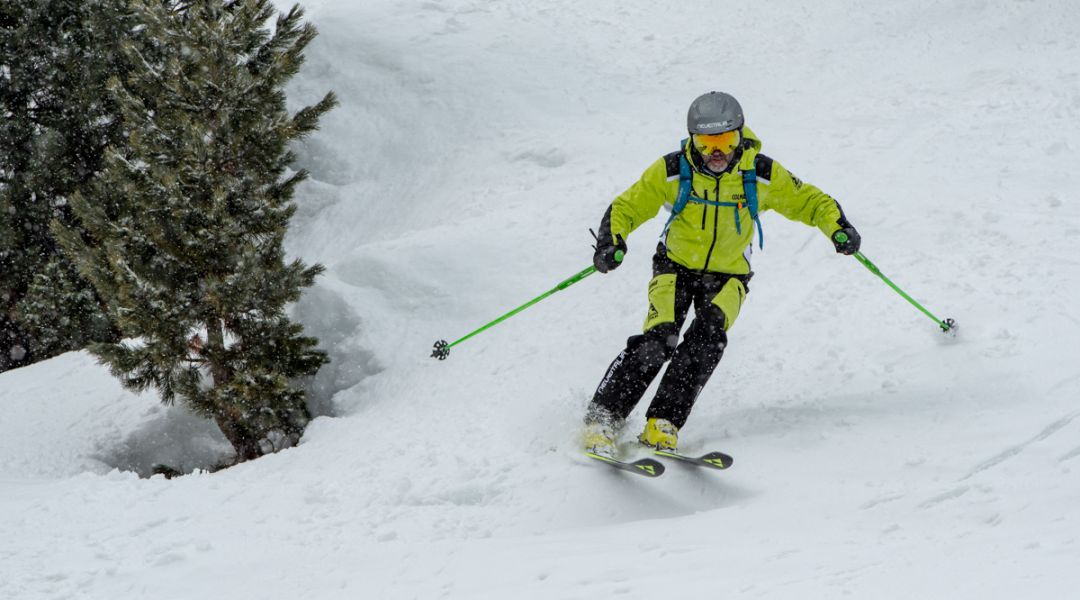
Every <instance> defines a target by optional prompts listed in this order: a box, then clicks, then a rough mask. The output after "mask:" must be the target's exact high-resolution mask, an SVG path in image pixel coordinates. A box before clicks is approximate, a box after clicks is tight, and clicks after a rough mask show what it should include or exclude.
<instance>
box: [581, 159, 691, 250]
mask: <svg viewBox="0 0 1080 600" xmlns="http://www.w3.org/2000/svg"><path fill="white" fill-rule="evenodd" d="M668 170H669V169H668V166H667V162H666V161H665V160H664V159H663V158H660V159H658V160H657V161H656V162H654V163H653V164H651V165H649V168H647V169H645V172H644V173H642V175H641V179H638V180H637V181H636V182H635V183H634V184H633V185H632V186H630V188H629V189H628V190H626V191H625V192H623V193H622V194H619V196H618V197H616V198H615V200H614V201H613V202H612V203H611V206H609V207H608V209H607V212H606V213H604V218H603V220H602V221H601V222H600V232H599V233H598V234H597V237H599V242H600V244H604V245H609V244H612V243H613V242H612V240H614V239H615V236H616V235H620V236H622V239H623V240H626V239H627V238H629V237H630V234H631V233H632V232H633V231H634V230H635V229H637V228H638V227H639V226H641V224H642V223H644V222H645V221H648V220H649V219H651V218H653V217H655V216H656V213H658V212H660V207H662V206H663V205H664V203H665V202H670V201H673V198H670V197H669V196H671V195H672V192H671V184H670V183H669V181H668ZM674 181H675V184H674V185H675V188H676V189H677V188H678V174H676V175H675V178H674Z"/></svg>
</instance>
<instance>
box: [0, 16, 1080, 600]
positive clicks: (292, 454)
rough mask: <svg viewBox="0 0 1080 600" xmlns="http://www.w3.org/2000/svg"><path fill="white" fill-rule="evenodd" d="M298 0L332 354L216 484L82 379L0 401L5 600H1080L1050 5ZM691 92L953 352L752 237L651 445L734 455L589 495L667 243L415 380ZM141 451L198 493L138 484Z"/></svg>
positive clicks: (163, 410)
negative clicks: (582, 432)
mask: <svg viewBox="0 0 1080 600" xmlns="http://www.w3.org/2000/svg"><path fill="white" fill-rule="evenodd" d="M306 6H307V8H308V18H309V20H310V21H311V22H313V23H314V24H315V25H316V26H317V27H318V28H319V30H320V32H321V35H320V37H319V38H318V39H317V40H316V41H315V42H314V43H313V44H312V46H311V47H310V48H309V52H308V62H307V64H306V65H305V68H304V70H303V71H302V73H301V75H300V76H299V77H298V78H297V80H296V82H295V84H294V85H293V86H292V87H291V89H290V92H291V98H290V102H292V103H293V106H294V107H295V108H299V107H300V106H303V105H305V104H310V103H312V102H315V101H317V100H318V99H319V98H321V97H322V94H324V93H325V92H326V91H327V90H329V89H333V90H335V92H336V93H337V94H338V96H339V98H340V99H341V106H340V107H339V108H337V109H335V110H334V111H333V112H332V113H330V114H329V115H328V116H327V117H326V118H325V120H324V121H323V125H322V128H321V131H320V132H319V133H317V134H315V135H314V136H312V138H311V139H310V140H309V141H308V142H307V143H305V144H304V145H303V146H302V147H300V148H298V150H299V154H300V156H301V161H300V163H301V164H299V165H298V166H301V167H304V168H307V169H308V170H310V171H311V173H312V175H313V178H312V180H311V181H310V182H308V183H305V184H304V185H303V186H301V189H300V192H299V198H298V200H299V204H300V206H299V211H298V213H297V216H296V218H295V220H294V224H295V229H294V231H293V233H292V235H291V236H290V238H289V240H288V244H289V249H290V251H291V252H292V253H293V254H294V255H297V256H300V257H302V258H304V259H305V260H307V261H310V262H315V261H318V262H322V263H324V264H325V265H326V266H327V267H328V270H327V273H326V274H325V275H324V276H322V277H321V278H320V279H319V281H318V283H317V285H316V287H315V288H314V289H312V290H311V291H310V292H309V293H308V294H306V295H305V297H304V299H303V300H302V301H301V302H300V303H299V304H298V305H297V306H296V307H295V314H296V316H297V317H298V318H299V319H300V320H302V321H303V322H304V324H305V326H306V327H307V330H308V331H309V332H310V333H312V334H313V335H316V336H318V337H319V338H320V339H321V341H322V344H323V346H324V347H325V348H326V349H327V350H328V351H329V352H330V353H331V357H332V359H333V361H334V362H333V363H332V364H331V365H328V366H327V367H325V368H324V369H323V370H322V372H321V373H320V375H319V377H318V378H317V379H316V380H315V381H314V382H312V383H311V385H310V388H311V390H312V396H313V399H312V404H313V407H314V408H315V410H316V412H317V413H318V414H320V415H321V416H320V417H319V418H317V419H316V420H315V421H314V422H313V423H312V424H311V426H310V427H309V429H308V431H307V433H306V435H305V436H304V439H303V440H302V442H301V444H300V445H299V446H298V447H297V448H294V449H290V450H287V451H283V452H281V453H279V454H275V455H272V456H268V457H265V458H263V459H260V460H258V461H254V462H252V463H248V464H243V465H240V466H238V467H235V468H232V469H228V470H226V471H222V472H218V473H214V474H210V473H206V472H202V471H199V470H198V469H199V468H200V467H207V466H209V465H211V464H213V462H214V460H216V459H217V458H219V457H220V456H221V455H222V454H223V453H225V452H226V451H227V445H226V444H225V442H224V441H223V440H222V439H221V437H220V435H219V434H217V433H216V432H215V431H214V429H213V426H212V424H210V423H208V422H204V421H201V420H199V419H197V418H195V417H193V416H191V415H189V414H187V413H186V412H185V411H184V410H183V409H181V408H178V407H162V406H160V405H159V404H158V403H157V401H156V399H155V397H154V396H153V395H152V394H145V395H141V396H139V395H133V394H130V393H128V392H125V391H123V390H122V389H121V388H120V386H119V385H118V384H117V383H116V381H115V380H114V379H113V378H112V377H111V376H109V374H108V372H107V370H106V369H105V368H104V367H101V366H98V365H96V364H95V363H94V361H93V359H92V358H90V357H89V356H88V355H86V354H84V353H73V354H68V355H65V356H62V357H59V358H56V359H54V360H51V361H48V362H45V363H40V364H37V365H33V366H30V367H26V368H23V369H18V370H16V371H11V372H7V373H4V374H3V375H0V406H2V407H3V410H0V533H2V535H0V598H18V599H20V600H23V599H31V598H95V599H97V598H102V599H104V598H136V597H138V598H155V599H172V598H176V599H181V598H183V599H187V598H222V597H236V598H260V599H274V598H320V599H323V598H350V599H353V598H368V597H370V598H391V599H396V598H468V599H476V598H590V599H592V598H609V597H625V598H647V597H657V596H659V595H664V596H666V597H705V596H710V597H733V598H805V599H810V598H823V599H825V598H829V599H831V598H837V597H840V596H851V597H856V598H870V597H872V598H972V599H974V598H980V599H982V598H991V599H993V598H1002V599H1004V598H1009V599H1012V598H1018V597H1022V598H1064V597H1070V596H1072V595H1074V594H1075V591H1074V590H1075V589H1076V587H1077V586H1078V585H1080V575H1078V574H1077V570H1076V564H1077V562H1078V560H1080V542H1078V537H1080V508H1078V507H1080V502H1078V500H1080V476H1078V473H1080V419H1078V418H1077V417H1078V416H1080V408H1077V407H1078V404H1077V402H1076V399H1077V396H1078V394H1080V361H1078V360H1077V358H1078V356H1080V347H1078V344H1077V341H1076V340H1077V339H1080V309H1078V308H1077V306H1078V304H1077V302H1076V297H1077V296H1078V294H1080V260H1078V259H1077V258H1076V257H1077V256H1078V255H1080V254H1078V252H1077V251H1078V250H1080V212H1078V209H1077V206H1078V202H1077V195H1078V192H1077V188H1076V185H1075V177H1074V176H1073V173H1074V172H1075V165H1076V164H1077V162H1078V159H1080V156H1078V151H1077V141H1076V140H1078V139H1080V49H1078V46H1077V44H1078V42H1077V40H1078V39H1080V36H1078V33H1080V12H1078V11H1076V9H1075V7H1074V6H1073V5H1072V4H1071V3H1068V2H1063V1H1051V0H1038V1H1031V2H1020V1H1006V0H979V1H975V0H971V1H957V2H949V3H937V2H930V1H929V0H915V1H913V2H906V3H876V5H874V3H871V4H870V5H867V4H866V3H864V4H863V5H860V7H859V10H858V11H852V10H851V9H850V6H849V4H848V3H843V2H807V1H805V0H782V1H780V2H770V3H767V4H760V3H759V4H751V5H741V6H728V5H724V4H718V3H715V2H712V3H706V2H683V3H679V4H678V7H675V6H673V5H664V3H649V4H648V5H636V4H631V3H622V2H614V1H612V0H596V1H593V2H587V3H584V2H569V1H567V0H542V1H535V2H527V3H526V2H493V1H490V0H451V1H445V2H434V1H423V2H418V1H411V0H407V1H393V2H392V1H389V0H372V1H369V2H364V3H347V2H340V1H338V2H333V1H330V0H321V1H313V2H307V3H306ZM279 7H280V8H282V9H287V7H288V3H279ZM710 89H721V90H725V91H728V92H731V93H733V94H735V95H736V97H738V98H739V99H740V100H741V102H742V103H743V106H744V108H745V110H746V113H747V118H748V123H749V124H750V126H751V127H753V128H754V130H755V132H757V133H758V134H759V135H760V136H761V137H762V139H763V141H764V144H765V146H764V151H765V153H767V154H769V155H770V156H772V157H774V158H776V159H777V160H779V161H780V162H782V163H783V164H784V165H785V166H786V167H788V168H790V169H791V170H792V171H793V172H794V173H796V174H797V175H798V176H799V177H800V178H802V179H803V180H805V181H809V182H812V183H814V184H816V185H818V186H820V187H822V188H823V189H824V190H826V191H827V192H829V193H831V194H832V195H834V196H836V197H837V198H838V199H839V200H840V201H841V203H842V204H843V206H844V209H845V211H846V213H847V214H848V216H849V218H850V219H851V220H852V222H853V223H854V224H855V225H856V226H857V227H858V228H859V230H860V232H861V233H862V236H863V250H864V252H865V253H866V254H867V256H868V257H869V258H870V259H871V260H873V261H874V262H875V263H876V264H877V265H878V266H879V267H880V268H881V269H882V271H883V272H884V273H885V274H886V275H888V276H889V277H890V278H892V279H893V280H894V281H895V282H896V283H897V284H898V285H900V286H901V287H903V288H904V289H905V290H906V291H907V292H909V293H910V294H912V295H913V296H914V297H915V298H916V299H918V300H920V301H921V302H924V303H925V304H926V306H927V307H928V308H929V309H930V310H931V311H934V312H935V314H937V315H938V316H939V317H942V318H946V317H952V318H955V319H957V320H958V321H959V323H960V326H961V328H962V329H961V335H960V339H958V340H957V341H956V342H955V343H948V342H947V341H946V339H945V338H944V336H942V335H941V334H940V333H939V332H938V331H937V328H936V327H935V326H934V324H933V323H932V322H930V321H929V319H926V318H925V317H924V316H923V315H921V314H920V313H918V312H917V311H916V310H915V309H913V308H912V307H911V306H909V305H907V304H906V303H905V302H904V301H903V300H902V299H901V298H900V297H899V296H897V295H896V294H894V293H893V292H892V291H890V290H889V289H888V288H887V287H886V286H885V285H884V284H883V283H882V282H881V281H880V280H878V279H877V278H875V277H874V276H873V275H871V274H870V273H869V272H867V271H866V269H864V268H863V267H862V266H861V265H859V264H858V263H857V262H856V261H854V260H852V259H850V258H843V257H839V256H837V255H835V254H834V252H833V251H832V248H831V246H830V244H829V243H828V241H827V240H825V239H823V238H822V237H821V235H820V233H819V232H817V231H815V230H813V229H811V228H807V227H804V226H802V225H800V224H795V223H789V222H786V221H785V220H784V219H783V218H782V217H780V216H779V215H776V214H774V213H768V214H765V215H763V219H762V221H763V223H764V228H765V240H766V244H765V251H764V252H761V251H755V254H754V258H753V260H754V270H755V272H756V273H757V275H756V276H755V278H754V280H753V282H752V283H751V285H750V288H751V291H750V295H749V298H748V302H747V304H746V306H745V307H744V308H743V311H742V313H741V315H740V317H739V322H738V324H737V325H736V326H735V327H734V328H733V330H732V332H731V335H730V343H729V347H728V351H727V353H726V355H725V357H724V360H723V361H722V362H721V364H720V367H719V368H718V370H717V373H716V375H715V376H714V377H713V380H712V381H711V382H710V384H709V386H708V387H707V388H706V389H705V391H704V393H703V395H702V397H701V398H700V400H699V402H698V405H697V407H696V408H695V411H694V414H693V415H692V416H691V419H690V421H689V422H688V424H687V426H686V427H685V428H684V430H683V432H682V435H681V440H682V446H683V448H682V449H683V450H685V451H688V452H690V453H696V452H702V451H705V450H710V449H720V450H724V451H726V452H730V453H731V454H732V455H734V456H735V459H736V462H735V466H734V467H733V468H732V469H730V470H728V471H726V472H722V473H716V472H705V471H700V470H694V469H690V468H682V467H681V466H680V465H674V464H673V465H670V466H669V467H668V471H667V473H666V474H665V475H664V476H663V477H661V478H660V479H657V480H648V479H645V478H639V477H634V476H632V475H627V474H622V473H617V472H613V471H612V472H609V471H608V470H606V469H605V468H603V467H602V466H600V465H597V464H592V463H590V462H588V461H587V459H585V458H583V457H581V456H580V452H579V447H578V441H577V437H576V436H577V431H578V427H579V423H580V418H581V415H582V412H583V409H584V406H585V404H586V402H587V401H588V399H589V397H590V395H591V392H592V390H593V388H594V387H595V385H596V384H597V382H598V381H599V379H600V377H601V376H602V374H603V371H604V369H605V368H606V366H607V365H608V363H609V362H610V361H611V359H612V358H613V357H614V356H615V355H616V354H617V352H618V351H619V349H620V348H621V347H622V346H621V345H622V344H623V343H624V341H625V338H626V337H628V336H629V335H632V334H634V333H636V332H637V331H639V328H640V326H641V322H642V319H643V317H644V314H645V309H646V304H645V286H646V283H647V281H648V278H649V268H650V261H649V257H650V256H651V253H652V248H653V247H654V246H655V243H656V236H657V235H658V234H659V232H660V228H661V227H662V225H663V219H662V218H661V217H658V218H657V219H654V220H653V221H652V222H650V223H648V224H647V225H645V226H643V227H642V228H641V229H640V230H639V231H638V232H636V233H635V235H634V236H633V237H632V238H631V239H630V240H629V245H630V251H629V253H628V256H627V263H626V264H625V266H623V267H622V268H620V269H619V270H617V271H615V272H613V273H611V274H608V275H594V276H592V277H589V278H587V279H585V280H584V281H581V282H579V283H577V284H575V285H574V286H572V287H570V288H569V289H567V290H564V291H561V292H559V293H558V294H556V295H554V296H552V297H551V298H549V299H547V300H545V301H544V302H542V303H540V304H538V305H536V306H535V307H533V308H530V309H529V310H528V311H526V312H525V313H522V314H520V315H518V316H515V317H514V318H512V319H511V320H509V321H507V322H505V323H503V324H501V325H499V326H498V327H496V328H494V329H492V330H490V331H487V332H485V333H483V334H481V335H480V336H477V337H476V338H473V339H471V340H469V341H467V342H465V343H463V344H461V345H459V346H456V347H454V348H453V349H452V350H451V354H450V357H449V359H447V360H446V361H442V362H440V361H434V360H432V359H430V358H429V357H428V355H429V353H430V351H431V345H432V343H433V342H435V341H436V340H437V339H440V338H445V339H448V340H451V341H452V340H454V339H457V337H459V336H462V335H464V334H466V333H468V332H469V331H471V330H472V329H474V328H476V327H478V326H480V325H482V324H483V323H485V322H487V321H489V320H491V319H493V318H495V317H497V316H499V315H501V314H503V313H504V312H506V311H507V310H509V309H511V308H513V307H515V306H517V305H519V304H521V303H524V302H525V301H527V300H529V299H531V298H533V297H535V296H536V295H538V294H540V293H542V292H544V291H546V290H548V289H550V288H551V287H553V286H554V285H555V284H557V283H559V282H560V281H562V280H563V279H565V278H566V277H568V276H570V275H572V274H574V273H576V272H577V271H579V270H580V269H581V268H583V267H585V266H586V265H588V264H589V260H590V256H591V249H590V248H589V244H590V243H591V236H589V234H588V232H587V228H589V227H595V226H596V225H597V223H598V222H599V219H600V217H601V216H602V213H603V211H604V209H605V208H606V206H607V204H608V202H610V200H611V198H612V197H613V195H614V194H617V193H618V192H620V191H622V189H624V188H625V187H626V186H628V185H629V184H630V183H631V182H632V181H634V179H636V178H637V177H638V176H639V175H640V173H641V171H642V170H643V169H644V168H645V167H646V166H647V165H648V164H649V163H650V162H651V161H653V160H655V159H656V158H657V157H658V156H660V155H661V154H663V153H666V152H668V151H670V150H671V149H672V148H673V147H674V145H675V144H676V143H677V142H678V140H679V139H680V137H681V135H682V134H683V125H684V115H685V110H686V106H687V105H688V103H689V101H690V100H692V99H693V98H694V97H696V96H697V95H698V94H700V93H702V92H704V91H708V90H710ZM648 397H649V396H647V398H648ZM643 410H644V405H642V406H641V407H639V409H638V410H637V411H636V412H635V413H634V415H633V416H632V418H631V423H630V425H629V427H628V428H627V430H626V431H625V433H624V438H625V439H624V441H625V442H627V448H628V449H630V450H629V451H630V452H631V453H633V452H635V450H633V446H632V444H630V442H631V440H632V438H633V436H634V435H636V433H637V430H638V429H639V428H640V427H641V426H642V424H643V417H642V413H643ZM155 462H163V463H168V464H172V465H175V466H178V467H180V468H181V469H183V470H185V471H194V474H192V475H189V476H186V477H182V478H177V479H173V480H165V479H164V478H162V477H160V476H158V477H152V478H145V477H140V476H139V475H140V474H142V475H144V476H145V475H147V474H148V473H150V471H151V468H152V467H151V466H152V464H153V463H155Z"/></svg>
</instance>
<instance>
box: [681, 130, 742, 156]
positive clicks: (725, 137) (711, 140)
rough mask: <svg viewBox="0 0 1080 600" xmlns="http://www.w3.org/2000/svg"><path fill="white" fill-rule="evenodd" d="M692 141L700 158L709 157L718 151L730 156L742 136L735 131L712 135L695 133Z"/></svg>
mask: <svg viewBox="0 0 1080 600" xmlns="http://www.w3.org/2000/svg"><path fill="white" fill-rule="evenodd" d="M693 139H694V148H696V149H697V151H698V152H700V153H701V155H702V156H711V155H712V153H713V152H716V151H718V150H719V151H720V154H731V153H732V152H734V151H735V148H738V147H739V142H740V141H742V136H741V135H740V134H739V130H738V129H736V130H734V131H725V132H724V133H714V134H704V133H695V134H694V135H693Z"/></svg>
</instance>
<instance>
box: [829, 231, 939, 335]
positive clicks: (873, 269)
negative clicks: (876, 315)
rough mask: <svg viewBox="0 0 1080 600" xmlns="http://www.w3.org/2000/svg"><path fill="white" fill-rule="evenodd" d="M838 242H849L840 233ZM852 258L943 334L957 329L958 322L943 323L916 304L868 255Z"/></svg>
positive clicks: (855, 255) (856, 253) (857, 254)
mask: <svg viewBox="0 0 1080 600" xmlns="http://www.w3.org/2000/svg"><path fill="white" fill-rule="evenodd" d="M836 241H838V242H840V243H841V244H842V243H844V242H846V241H847V236H846V235H845V234H844V233H839V234H837V239H836ZM852 256H854V257H855V258H856V259H857V260H858V261H859V262H861V263H862V264H863V266H864V267H866V268H867V269H869V270H870V272H871V273H873V274H874V275H877V276H878V277H880V278H881V280H882V281H884V282H885V283H886V284H887V285H888V286H889V287H891V288H892V289H893V291H894V292H896V293H897V294H900V296H901V297H902V298H904V300H907V301H908V302H910V303H911V305H912V306H914V307H915V308H917V309H919V310H920V311H922V313H923V314H924V315H926V316H928V317H930V318H931V319H932V320H933V321H934V322H935V323H937V325H938V327H941V330H942V331H943V332H946V333H947V332H949V331H950V330H952V329H955V328H956V321H953V320H952V319H945V320H944V321H943V320H941V319H939V318H937V317H936V316H934V314H933V313H932V312H930V311H929V310H927V309H926V308H925V307H924V306H923V305H922V304H919V303H918V302H916V301H915V299H914V298H912V297H911V296H909V295H907V292H905V291H904V290H902V289H900V286H898V285H896V284H895V283H893V282H892V280H891V279H889V278H888V277H886V276H885V274H884V273H882V272H881V269H879V268H877V265H875V264H874V263H872V262H870V259H869V258H866V255H864V254H863V253H862V252H855V254H853V255H852Z"/></svg>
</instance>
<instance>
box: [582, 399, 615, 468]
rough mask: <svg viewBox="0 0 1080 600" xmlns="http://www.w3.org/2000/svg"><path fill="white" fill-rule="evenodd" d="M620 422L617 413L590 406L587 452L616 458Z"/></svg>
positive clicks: (585, 432)
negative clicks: (617, 426)
mask: <svg viewBox="0 0 1080 600" xmlns="http://www.w3.org/2000/svg"><path fill="white" fill-rule="evenodd" d="M618 422H619V420H618V419H617V418H616V417H615V415H613V414H611V412H610V411H609V410H607V409H606V408H603V407H600V406H590V407H589V410H588V411H587V412H586V414H585V431H584V444H585V452H586V453H587V454H596V455H598V456H605V457H607V458H615V454H616V448H615V430H616V423H618Z"/></svg>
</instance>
